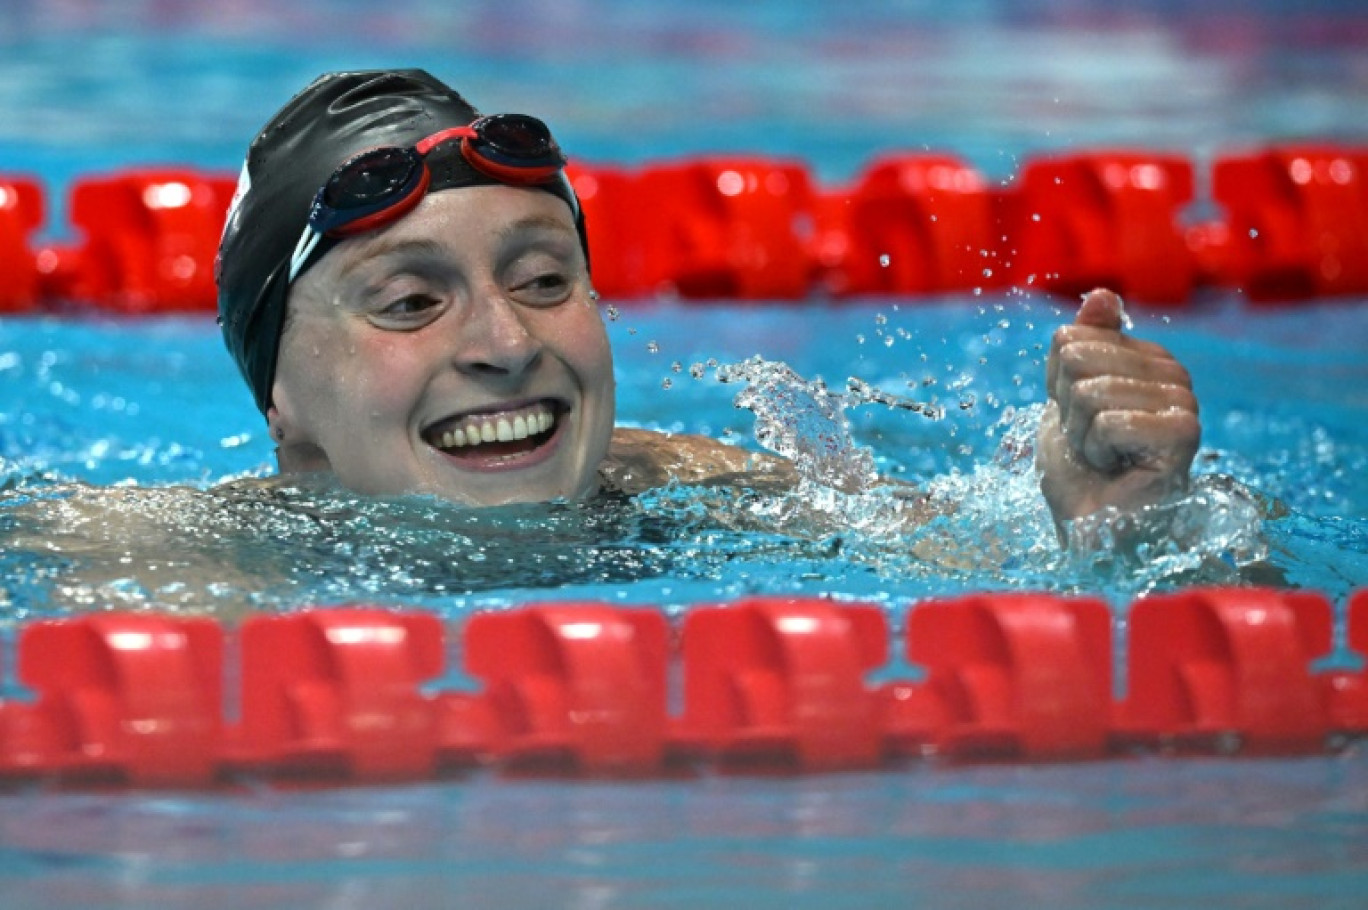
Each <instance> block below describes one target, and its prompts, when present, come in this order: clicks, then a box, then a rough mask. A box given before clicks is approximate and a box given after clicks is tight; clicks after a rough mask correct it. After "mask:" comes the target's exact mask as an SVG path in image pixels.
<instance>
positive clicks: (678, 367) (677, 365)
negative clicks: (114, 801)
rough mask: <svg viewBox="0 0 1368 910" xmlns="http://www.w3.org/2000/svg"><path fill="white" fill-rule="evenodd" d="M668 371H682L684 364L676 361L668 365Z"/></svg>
mask: <svg viewBox="0 0 1368 910" xmlns="http://www.w3.org/2000/svg"><path fill="white" fill-rule="evenodd" d="M670 369H671V370H673V371H674V372H676V373H678V372H680V371H682V370H683V369H684V364H682V363H680V362H679V361H678V360H676V361H675V362H674V363H672V364H670Z"/></svg>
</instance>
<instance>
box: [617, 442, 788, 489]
mask: <svg viewBox="0 0 1368 910" xmlns="http://www.w3.org/2000/svg"><path fill="white" fill-rule="evenodd" d="M600 473H601V474H602V476H603V479H604V480H605V481H606V482H607V484H608V485H609V486H611V487H613V488H615V489H618V490H621V491H622V492H624V493H628V494H635V493H640V492H642V491H644V490H650V489H653V488H655V487H661V486H664V485H665V484H667V483H669V482H671V481H677V482H680V483H687V484H743V485H746V486H770V485H779V486H784V487H787V486H792V485H793V483H794V482H795V480H796V476H797V475H796V473H795V472H794V470H793V465H792V464H791V463H790V462H788V461H787V460H785V459H782V458H777V457H775V456H773V455H766V454H763V453H758V452H751V451H747V450H746V449H742V448H740V447H738V446H733V445H727V444H726V443H724V442H719V441H718V440H716V439H713V438H712V437H710V436H700V435H696V434H693V433H662V432H659V431H657V430H639V429H627V428H623V427H619V428H617V429H616V430H614V431H613V441H612V444H611V445H610V446H609V449H608V457H607V458H605V459H604V460H603V464H602V466H601V467H600Z"/></svg>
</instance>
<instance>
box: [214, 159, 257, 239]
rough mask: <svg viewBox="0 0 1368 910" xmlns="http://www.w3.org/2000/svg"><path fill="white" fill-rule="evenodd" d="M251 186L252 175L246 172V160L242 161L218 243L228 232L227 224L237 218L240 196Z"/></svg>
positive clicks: (240, 203)
mask: <svg viewBox="0 0 1368 910" xmlns="http://www.w3.org/2000/svg"><path fill="white" fill-rule="evenodd" d="M251 188H252V175H251V174H249V173H247V162H246V161H244V162H242V173H240V174H238V182H237V189H235V190H233V198H232V199H231V200H230V201H229V203H228V217H227V218H225V219H224V220H223V231H222V232H221V233H220V234H219V244H220V245H222V243H223V238H224V236H225V235H227V233H228V225H230V224H232V223H233V222H234V221H236V220H237V216H238V208H239V206H241V205H242V197H243V196H246V195H247V191H248V190H250V189H251Z"/></svg>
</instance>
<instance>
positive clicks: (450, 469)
mask: <svg viewBox="0 0 1368 910" xmlns="http://www.w3.org/2000/svg"><path fill="white" fill-rule="evenodd" d="M289 307H290V311H289V312H290V316H289V321H288V324H287V328H286V330H285V333H284V335H283V337H282V342H281V348H280V359H279V363H278V368H277V376H276V383H275V386H274V389H273V406H272V407H271V409H270V411H269V412H268V415H267V417H268V421H269V423H270V428H271V432H272V435H273V437H274V438H275V439H276V440H277V441H278V443H279V458H280V466H281V470H282V473H295V472H302V471H327V472H331V473H332V474H334V475H335V476H336V478H337V480H338V482H339V483H341V484H342V485H343V486H346V487H348V488H350V489H352V490H355V491H357V492H360V493H366V494H373V495H384V494H396V493H412V492H418V493H430V494H434V495H437V496H440V497H443V498H446V499H449V500H452V501H455V502H461V503H468V504H471V505H496V504H501V503H508V502H522V501H545V500H551V499H556V498H579V497H584V496H588V495H591V494H593V493H594V492H596V491H597V490H599V489H600V488H601V487H602V486H603V485H604V484H605V482H606V483H608V484H610V485H612V486H614V487H616V488H619V489H622V490H625V491H626V492H637V491H639V490H642V489H647V488H649V487H652V486H658V485H660V484H663V483H665V482H667V481H668V480H670V479H672V478H677V479H681V480H684V481H686V482H695V483H697V482H707V481H709V480H712V479H728V480H730V481H735V480H736V478H737V477H738V476H741V477H743V476H745V475H746V474H748V473H752V472H755V471H756V470H757V469H758V470H760V471H761V472H763V473H765V474H767V475H768V478H769V479H770V480H780V481H782V480H784V479H785V478H791V477H792V472H791V470H789V469H788V467H787V466H786V465H785V464H783V463H782V462H780V461H779V460H778V459H773V458H769V457H767V456H756V455H755V454H753V453H749V452H746V451H744V450H741V449H737V448H734V447H731V446H726V445H723V444H721V443H719V442H717V441H715V440H711V439H706V438H703V437H697V436H668V435H665V434H659V433H652V432H649V431H641V430H618V431H617V432H616V433H615V432H614V429H613V418H614V383H613V367H612V355H611V351H610V350H609V344H608V339H607V335H606V332H605V331H604V326H603V321H602V318H601V316H600V314H599V312H598V310H597V307H596V306H595V303H594V298H593V295H592V289H591V287H590V283H589V275H588V272H587V269H586V267H585V263H584V259H583V255H582V253H581V251H580V248H579V241H578V238H577V235H576V233H575V229H574V224H573V222H572V220H571V215H570V210H569V207H568V206H566V205H565V203H564V202H562V201H561V200H560V199H557V198H556V197H554V196H552V195H550V194H549V193H545V192H542V191H539V190H534V189H521V188H514V187H507V186H482V187H467V188H462V189H459V190H447V191H443V192H438V193H433V194H431V195H429V196H428V197H426V198H425V199H424V200H423V201H422V203H421V204H420V205H419V206H418V207H417V208H416V209H414V211H413V212H411V213H409V214H408V215H406V216H405V217H403V218H402V219H400V220H399V221H397V222H395V223H393V224H391V225H389V226H387V227H385V228H383V229H380V230H377V231H375V232H373V233H369V234H365V235H362V236H360V237H356V238H352V239H349V240H346V241H344V242H342V243H340V244H338V245H337V246H336V247H334V248H333V249H332V250H331V251H329V252H328V253H327V254H326V255H325V256H324V257H323V258H322V260H320V261H319V262H318V263H317V264H315V265H314V266H313V267H312V268H311V269H310V270H309V271H308V272H306V273H305V274H304V275H303V276H301V277H300V279H299V280H298V281H297V282H296V284H295V286H294V288H293V289H292V291H291V297H290V301H289ZM1121 321H1122V316H1121V302H1120V300H1119V298H1117V297H1116V295H1114V294H1112V293H1110V292H1108V291H1094V292H1093V293H1091V294H1089V295H1088V296H1087V297H1086V298H1085V299H1084V302H1083V305H1082V306H1081V307H1080V309H1079V312H1078V315H1077V318H1076V320H1075V322H1074V323H1073V324H1072V325H1069V326H1065V327H1063V328H1061V329H1059V330H1058V331H1057V332H1056V334H1055V338H1054V343H1053V346H1052V349H1051V352H1050V356H1049V362H1048V365H1047V381H1048V389H1049V400H1048V402H1047V404H1046V409H1045V413H1044V416H1043V418H1042V421H1041V427H1040V432H1039V437H1038V445H1037V450H1036V467H1037V470H1038V472H1039V474H1040V477H1041V488H1042V491H1043V492H1044V495H1045V499H1046V502H1047V503H1048V504H1049V507H1050V509H1051V512H1052V513H1053V515H1054V518H1055V521H1056V522H1057V523H1062V522H1065V521H1067V520H1069V519H1072V518H1077V517H1080V516H1084V515H1088V514H1091V513H1093V512H1096V511H1098V510H1099V509H1102V508H1105V507H1108V506H1113V507H1116V508H1118V509H1121V510H1134V509H1137V508H1140V507H1143V506H1145V505H1148V504H1151V503H1154V502H1158V501H1161V500H1163V499H1164V498H1166V497H1168V496H1171V495H1173V494H1175V493H1181V492H1182V491H1183V490H1185V489H1186V486H1187V482H1188V471H1189V468H1190V466H1191V463H1192V459H1193V456H1194V454H1195V453H1196V449H1197V445H1198V442H1199V440H1200V435H1201V425H1200V422H1199V420H1198V417H1197V402H1196V399H1195V397H1194V396H1193V393H1192V386H1191V381H1190V380H1189V378H1188V374H1187V371H1186V370H1184V369H1183V367H1182V366H1181V365H1179V364H1178V363H1177V361H1176V360H1174V358H1173V357H1172V356H1171V355H1170V354H1169V353H1168V352H1167V351H1166V350H1164V349H1163V348H1162V347H1160V346H1159V345H1156V344H1154V343H1152V342H1147V341H1141V340H1138V339H1135V338H1131V337H1129V336H1127V335H1125V334H1124V332H1123V331H1122V329H1121Z"/></svg>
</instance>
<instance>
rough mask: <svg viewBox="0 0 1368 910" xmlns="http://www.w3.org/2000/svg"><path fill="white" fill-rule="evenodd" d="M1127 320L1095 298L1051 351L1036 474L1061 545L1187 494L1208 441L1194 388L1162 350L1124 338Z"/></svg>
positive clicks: (1117, 307) (1100, 293)
mask: <svg viewBox="0 0 1368 910" xmlns="http://www.w3.org/2000/svg"><path fill="white" fill-rule="evenodd" d="M1122 319H1123V316H1122V309H1121V298H1119V297H1118V296H1117V295H1116V294H1114V293H1112V292H1111V291H1106V290H1096V291H1093V292H1091V293H1089V294H1088V295H1087V296H1086V297H1084V298H1083V305H1082V306H1081V307H1079V310H1078V315H1077V317H1076V318H1075V319H1074V322H1073V324H1072V325H1067V326H1063V327H1061V328H1060V329H1058V330H1056V332H1055V334H1054V342H1053V344H1052V346H1051V348H1050V356H1049V362H1048V365H1047V367H1046V371H1047V373H1046V376H1047V387H1048V392H1049V401H1048V402H1047V403H1046V405H1045V413H1044V415H1043V417H1042V418H1041V422H1040V434H1039V437H1038V441H1037V447H1036V468H1037V470H1038V472H1039V473H1040V487H1041V491H1042V492H1043V493H1044V494H1045V501H1046V502H1047V503H1048V504H1049V506H1050V511H1051V512H1052V513H1053V515H1054V519H1055V525H1056V527H1058V528H1059V529H1060V534H1061V539H1063V533H1064V531H1063V523H1064V522H1066V521H1069V520H1070V519H1074V518H1080V517H1082V516H1085V515H1091V514H1092V513H1094V512H1097V511H1098V510H1100V509H1103V508H1106V507H1108V506H1112V507H1115V508H1117V509H1120V510H1123V511H1132V510H1135V509H1139V508H1141V507H1143V506H1147V505H1151V504H1153V503H1157V502H1160V501H1162V500H1164V499H1165V498H1167V497H1169V496H1172V495H1174V494H1179V493H1182V492H1184V491H1185V490H1186V489H1187V486H1188V471H1189V469H1190V468H1191V466H1192V459H1193V456H1194V455H1195V454H1196V453H1197V445H1198V443H1199V441H1200V439H1201V433H1202V427H1201V422H1200V420H1199V419H1198V416H1197V399H1196V397H1195V396H1194V395H1193V392H1192V380H1191V378H1190V377H1189V376H1188V372H1187V370H1185V369H1184V368H1183V366H1182V365H1181V364H1180V363H1178V361H1177V360H1175V359H1174V357H1173V355H1172V354H1170V353H1169V352H1168V351H1167V350H1166V349H1165V348H1163V347H1162V346H1161V345H1158V344H1155V343H1153V342H1150V341H1141V340H1139V339H1137V338H1131V337H1129V336H1127V335H1126V334H1125V333H1124V332H1123V330H1122Z"/></svg>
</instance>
